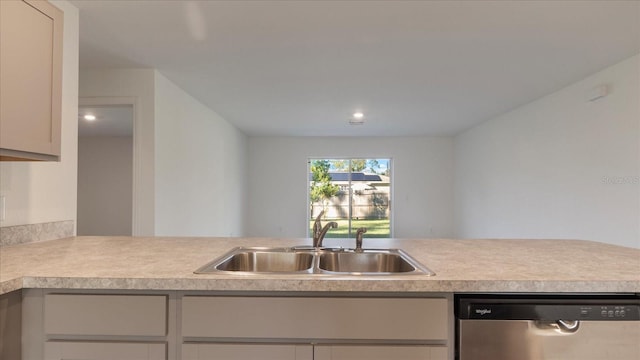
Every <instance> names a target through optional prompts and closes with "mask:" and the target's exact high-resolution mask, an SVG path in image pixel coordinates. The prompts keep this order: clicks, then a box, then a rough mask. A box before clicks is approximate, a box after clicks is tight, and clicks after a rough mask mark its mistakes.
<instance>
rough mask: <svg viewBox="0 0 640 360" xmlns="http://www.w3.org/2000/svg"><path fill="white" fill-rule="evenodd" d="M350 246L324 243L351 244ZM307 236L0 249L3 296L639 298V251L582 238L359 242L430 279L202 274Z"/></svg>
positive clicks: (78, 241) (116, 240)
mask: <svg viewBox="0 0 640 360" xmlns="http://www.w3.org/2000/svg"><path fill="white" fill-rule="evenodd" d="M353 242H354V240H353V239H350V240H347V239H325V245H327V246H336V245H341V246H344V247H353V246H354V243H353ZM310 243H311V241H310V240H309V239H267V238H184V237H71V238H65V239H60V240H51V241H43V242H37V243H31V244H24V245H13V246H5V247H2V248H0V294H3V293H7V292H10V291H13V290H17V289H21V288H55V289H112V290H211V291H293V292H296V291H304V292H316V291H320V292H324V291H358V292H554V293H555V292H574V293H594V292H609V293H611V292H636V293H640V250H638V249H633V248H627V247H620V246H614V245H607V244H602V243H597V242H592V241H579V240H454V239H428V240H426V239H403V240H394V239H368V238H365V239H364V247H365V248H400V249H403V250H405V251H406V252H407V253H409V254H410V255H411V256H412V257H414V258H415V259H416V260H418V261H419V262H421V263H422V264H423V265H425V266H427V267H428V268H430V269H431V270H433V271H434V272H435V273H436V276H432V277H429V276H419V275H393V276H355V275H353V276H328V275H312V274H303V275H288V274H287V275H272V274H250V275H231V274H211V275H209V274H207V275H196V274H194V273H193V271H194V270H196V269H197V268H199V267H200V266H202V265H204V264H205V263H207V262H209V261H211V260H213V259H215V258H217V257H219V256H221V255H223V254H224V253H225V252H227V251H229V250H231V249H232V248H234V247H236V246H275V247H282V246H293V245H303V244H306V245H309V244H310Z"/></svg>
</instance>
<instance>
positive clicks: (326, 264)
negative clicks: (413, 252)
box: [195, 247, 435, 276]
mask: <svg viewBox="0 0 640 360" xmlns="http://www.w3.org/2000/svg"><path fill="white" fill-rule="evenodd" d="M195 273H196V274H212V273H227V274H265V273H267V274H268V273H271V274H314V275H322V274H324V275H394V274H395V275H429V276H433V275H435V273H434V272H433V271H431V270H429V269H428V268H426V267H425V266H423V265H422V264H420V263H419V262H418V261H416V260H415V259H413V258H412V257H411V256H409V255H408V254H407V253H405V252H404V251H402V250H399V249H364V250H360V249H358V250H354V249H344V248H320V249H316V248H312V247H293V248H258V247H238V248H235V249H232V250H231V251H229V252H228V253H226V254H225V255H223V256H222V257H220V258H218V259H216V260H214V261H212V262H210V263H208V264H206V265H204V266H202V267H201V268H199V269H198V270H196V271H195Z"/></svg>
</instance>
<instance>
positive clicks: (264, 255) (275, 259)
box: [196, 248, 314, 274]
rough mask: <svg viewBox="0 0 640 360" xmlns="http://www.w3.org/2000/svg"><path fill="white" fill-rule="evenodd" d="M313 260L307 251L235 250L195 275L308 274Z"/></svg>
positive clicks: (199, 270) (275, 249)
mask: <svg viewBox="0 0 640 360" xmlns="http://www.w3.org/2000/svg"><path fill="white" fill-rule="evenodd" d="M313 260H314V255H313V253H311V252H308V251H290V249H285V248H236V249H234V250H233V251H231V252H230V253H228V254H227V255H226V256H223V257H222V258H220V259H218V261H214V262H211V263H209V264H207V265H205V266H204V267H202V268H200V269H198V270H197V271H196V273H197V274H201V273H210V272H217V271H233V272H253V273H283V272H284V273H300V272H302V273H304V272H307V273H309V272H311V270H312V267H313Z"/></svg>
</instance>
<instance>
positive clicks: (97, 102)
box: [78, 96, 141, 236]
mask: <svg viewBox="0 0 640 360" xmlns="http://www.w3.org/2000/svg"><path fill="white" fill-rule="evenodd" d="M123 105H124V106H132V107H133V112H132V113H133V119H132V120H133V190H132V194H131V216H132V218H131V235H132V236H139V235H140V234H141V231H140V221H139V219H140V211H141V206H140V200H139V199H138V194H139V191H138V189H139V186H140V178H141V176H140V172H141V169H140V158H139V157H140V154H141V151H140V150H141V149H140V144H141V141H140V134H141V132H140V122H139V121H138V109H139V107H138V99H137V97H134V96H84V97H83V96H81V97H79V98H78V107H84V106H123Z"/></svg>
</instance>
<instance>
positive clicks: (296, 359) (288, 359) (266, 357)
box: [182, 344, 313, 360]
mask: <svg viewBox="0 0 640 360" xmlns="http://www.w3.org/2000/svg"><path fill="white" fill-rule="evenodd" d="M217 359H221V360H222V359H224V360H247V359H260V360H313V347H312V346H311V345H286V344H285V345H280V344H273V345H271V344H183V345H182V360H217Z"/></svg>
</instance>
